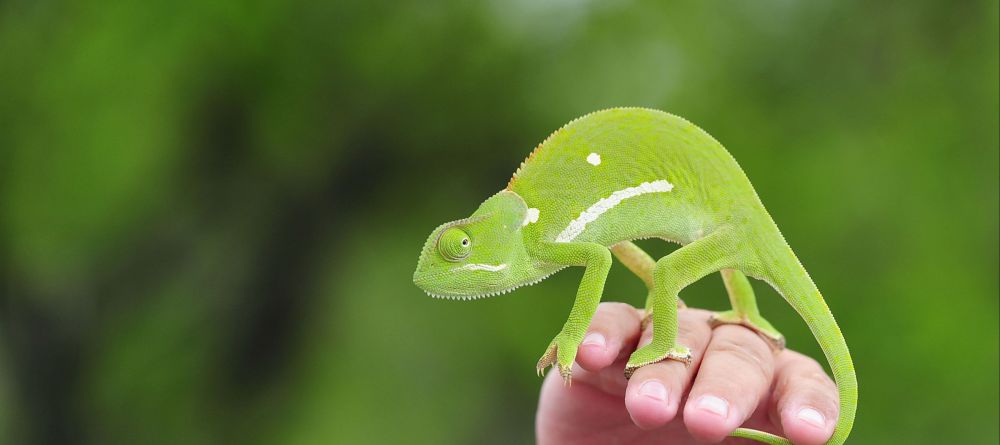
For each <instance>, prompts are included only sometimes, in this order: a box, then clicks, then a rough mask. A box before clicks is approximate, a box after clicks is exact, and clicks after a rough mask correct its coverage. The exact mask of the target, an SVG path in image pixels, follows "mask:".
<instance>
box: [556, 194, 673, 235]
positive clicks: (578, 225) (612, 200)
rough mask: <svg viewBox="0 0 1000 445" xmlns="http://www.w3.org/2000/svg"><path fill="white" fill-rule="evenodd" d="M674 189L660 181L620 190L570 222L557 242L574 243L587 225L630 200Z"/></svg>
mask: <svg viewBox="0 0 1000 445" xmlns="http://www.w3.org/2000/svg"><path fill="white" fill-rule="evenodd" d="M673 189H674V185H673V184H671V183H670V182H669V181H667V180H666V179H660V180H657V181H653V182H643V183H642V184H639V185H637V186H635V187H629V188H626V189H622V190H618V191H616V192H614V193H612V194H611V196H608V197H607V198H602V199H601V200H600V201H597V202H596V203H594V205H592V206H590V207H588V208H587V210H584V211H583V212H580V216H578V217H577V218H576V219H574V220H572V221H570V222H569V225H568V226H566V228H565V229H563V231H562V232H561V233H559V236H557V237H556V242H557V243H568V242H570V241H573V239H574V238H576V237H577V236H579V235H580V234H581V233H583V231H584V229H586V228H587V224H589V223H592V222H594V221H596V220H597V218H599V217H600V216H601V215H603V214H604V212H607V211H608V210H611V209H613V208H614V207H615V206H617V205H618V204H621V202H622V201H624V200H626V199H628V198H634V197H636V196H639V195H645V194H647V193H663V192H669V191H671V190H673Z"/></svg>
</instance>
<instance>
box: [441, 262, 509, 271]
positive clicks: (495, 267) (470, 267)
mask: <svg viewBox="0 0 1000 445" xmlns="http://www.w3.org/2000/svg"><path fill="white" fill-rule="evenodd" d="M506 268H507V265H506V264H497V265H493V264H466V265H464V266H462V267H456V268H454V269H452V270H456V271H457V270H485V271H487V272H500V271H501V270H504V269H506Z"/></svg>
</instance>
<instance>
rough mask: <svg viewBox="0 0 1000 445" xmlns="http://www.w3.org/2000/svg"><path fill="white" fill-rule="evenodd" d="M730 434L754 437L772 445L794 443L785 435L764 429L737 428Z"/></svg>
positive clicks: (790, 444)
mask: <svg viewBox="0 0 1000 445" xmlns="http://www.w3.org/2000/svg"><path fill="white" fill-rule="evenodd" d="M730 436H732V437H742V438H744V439H752V440H756V441H758V442H762V443H766V444H770V445H792V443H791V442H789V441H788V439H785V438H784V437H781V436H776V435H774V434H771V433H765V432H763V431H757V430H752V429H750V428H737V429H736V431H733V433H732V434H730Z"/></svg>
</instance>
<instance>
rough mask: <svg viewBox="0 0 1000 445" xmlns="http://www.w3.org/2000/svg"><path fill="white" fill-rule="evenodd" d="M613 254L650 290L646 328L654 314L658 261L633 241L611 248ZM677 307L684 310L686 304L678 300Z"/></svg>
mask: <svg viewBox="0 0 1000 445" xmlns="http://www.w3.org/2000/svg"><path fill="white" fill-rule="evenodd" d="M611 253H613V254H614V255H615V258H618V260H619V261H621V262H622V264H624V265H625V267H626V268H628V270H630V271H632V273H634V274H635V275H636V276H637V277H639V279H640V280H642V282H643V283H645V284H646V289H648V290H649V294H648V295H647V296H646V318H644V319H643V320H642V321H643V327H645V323H647V322H649V314H651V313H652V312H653V307H652V305H653V269H655V268H656V260H654V259H653V257H651V256H649V254H648V253H646V251H645V250H642V248H641V247H639V246H637V245H635V243H633V242H631V241H622V242H620V243H618V244H615V245H613V246H611ZM677 307H679V308H684V307H685V306H684V302H683V301H681V300H680V299H677Z"/></svg>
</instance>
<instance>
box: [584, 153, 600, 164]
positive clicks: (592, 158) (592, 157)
mask: <svg viewBox="0 0 1000 445" xmlns="http://www.w3.org/2000/svg"><path fill="white" fill-rule="evenodd" d="M587 162H589V163H590V165H593V166H598V165H601V155H599V154H597V153H591V154H589V155H587Z"/></svg>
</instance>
